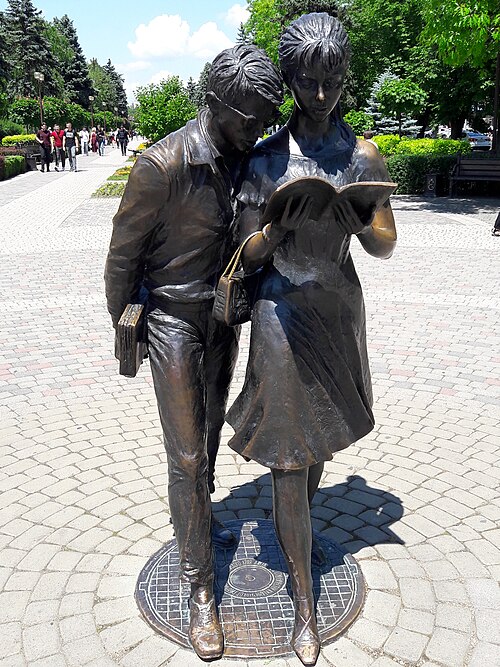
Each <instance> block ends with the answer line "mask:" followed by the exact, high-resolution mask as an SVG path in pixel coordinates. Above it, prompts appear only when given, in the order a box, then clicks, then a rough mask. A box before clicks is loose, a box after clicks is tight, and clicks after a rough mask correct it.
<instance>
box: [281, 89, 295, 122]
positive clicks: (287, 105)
mask: <svg viewBox="0 0 500 667" xmlns="http://www.w3.org/2000/svg"><path fill="white" fill-rule="evenodd" d="M294 104H295V102H294V100H293V97H292V96H291V95H290V94H286V93H285V101H284V102H283V104H282V105H281V106H280V109H279V112H280V115H279V118H278V123H279V124H280V125H285V123H288V121H289V120H290V116H291V115H292V111H293V106H294Z"/></svg>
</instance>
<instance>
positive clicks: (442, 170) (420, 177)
mask: <svg viewBox="0 0 500 667" xmlns="http://www.w3.org/2000/svg"><path fill="white" fill-rule="evenodd" d="M456 161H457V157H456V155H392V156H391V157H389V158H387V161H386V166H387V170H388V172H389V176H390V177H391V180H392V181H394V182H395V183H397V184H398V189H397V191H396V194H398V195H417V194H421V193H422V192H423V191H424V190H425V177H426V175H427V174H438V175H440V176H441V177H442V178H443V179H444V181H445V183H444V187H447V181H449V175H450V171H451V169H452V167H453V165H454V164H455V163H456Z"/></svg>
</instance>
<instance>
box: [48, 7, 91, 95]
mask: <svg viewBox="0 0 500 667" xmlns="http://www.w3.org/2000/svg"><path fill="white" fill-rule="evenodd" d="M53 27H54V29H55V31H56V33H57V34H58V35H59V37H60V45H59V46H60V48H59V51H58V53H54V46H53V48H52V51H53V53H54V57H55V59H56V62H57V65H58V73H59V75H60V76H62V78H63V81H64V88H65V93H66V96H67V98H68V99H69V100H70V101H71V102H76V103H77V104H80V105H81V106H83V107H85V108H88V106H89V95H91V94H92V93H93V88H92V82H91V80H90V76H89V68H88V65H87V61H86V60H85V56H84V55H83V51H82V47H81V46H80V43H79V41H78V35H77V32H76V28H75V26H74V25H73V21H72V20H71V19H70V18H69V16H68V15H67V14H64V16H62V17H61V18H60V19H59V18H54V21H53ZM64 42H65V43H64Z"/></svg>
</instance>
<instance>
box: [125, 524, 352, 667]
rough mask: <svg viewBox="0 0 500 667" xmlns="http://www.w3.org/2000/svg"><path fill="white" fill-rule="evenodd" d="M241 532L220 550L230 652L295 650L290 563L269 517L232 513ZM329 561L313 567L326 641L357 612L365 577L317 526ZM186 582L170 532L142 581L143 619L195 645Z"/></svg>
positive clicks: (218, 586)
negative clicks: (190, 631)
mask: <svg viewBox="0 0 500 667" xmlns="http://www.w3.org/2000/svg"><path fill="white" fill-rule="evenodd" d="M226 525H227V527H228V528H230V529H231V530H232V531H233V533H234V534H235V535H236V537H237V538H238V546H237V547H236V548H235V549H228V550H224V549H219V548H216V550H215V563H216V579H215V596H216V601H217V605H218V609H219V618H220V620H221V623H222V627H223V630H224V644H225V650H224V655H225V656H231V657H239V658H252V657H255V658H256V657H261V658H265V657H278V656H280V657H283V656H288V655H293V652H292V649H291V647H290V644H289V638H290V636H291V633H292V628H293V618H294V611H293V603H292V600H291V599H290V588H289V586H288V570H287V567H286V563H285V561H284V559H283V555H282V553H281V549H280V546H279V544H278V541H277V539H276V535H275V532H274V525H273V522H272V521H269V520H264V519H250V520H245V521H227V522H226ZM315 535H316V538H317V539H318V541H319V542H320V544H321V546H322V548H323V550H324V552H325V555H326V557H327V563H326V564H325V565H324V566H323V567H321V568H317V567H313V570H312V573H313V582H314V594H315V598H316V601H317V604H316V616H317V621H318V630H319V632H320V636H321V641H322V643H323V644H327V643H329V642H330V641H332V640H333V639H334V638H335V637H336V636H337V635H339V634H340V633H341V632H343V631H344V630H345V629H346V628H347V627H348V626H349V625H350V624H351V623H352V622H353V621H354V619H355V618H356V616H357V614H358V613H359V611H360V609H361V606H362V604H363V598H364V580H363V576H362V574H361V571H360V569H359V567H358V564H357V562H356V561H355V560H354V558H353V557H352V556H351V555H350V554H347V553H346V552H345V551H343V550H342V549H341V548H340V547H339V546H338V545H337V544H335V543H334V542H332V541H330V540H328V539H326V538H324V537H321V536H320V535H318V534H315ZM189 592H190V586H189V584H184V583H182V582H180V581H179V552H178V549H177V542H176V541H175V540H172V541H171V542H169V543H168V544H166V545H165V546H164V547H162V548H161V549H160V550H159V551H158V552H157V553H156V554H154V556H152V557H151V558H150V559H149V561H148V562H147V563H146V565H145V566H144V568H143V569H142V571H141V573H140V575H139V579H138V581H137V586H136V591H135V597H136V600H137V604H138V606H139V609H140V611H141V613H142V615H143V616H144V618H145V619H146V621H147V622H148V623H149V624H150V625H151V626H152V627H153V628H154V629H155V630H156V632H158V633H159V634H161V635H164V636H165V637H167V638H168V639H170V640H172V641H174V642H175V643H177V644H179V645H181V646H184V647H190V644H189V640H188V637H187V632H188V627H189V610H188V601H189Z"/></svg>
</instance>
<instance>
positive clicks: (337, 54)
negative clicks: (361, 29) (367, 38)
mask: <svg viewBox="0 0 500 667" xmlns="http://www.w3.org/2000/svg"><path fill="white" fill-rule="evenodd" d="M350 56H351V47H350V44H349V37H348V36H347V33H346V31H345V30H344V26H343V25H342V23H341V22H340V21H339V20H338V19H336V18H334V17H333V16H330V15H329V14H325V13H313V14H304V15H303V16H301V17H300V18H298V19H297V20H296V21H293V23H291V24H290V25H289V26H288V27H287V28H285V30H284V32H283V34H282V36H281V39H280V44H279V59H280V66H281V73H282V74H283V78H284V79H285V83H286V84H287V85H290V81H291V80H292V78H293V75H294V73H295V72H296V71H297V69H298V68H299V67H300V66H301V65H302V66H304V65H305V66H306V67H308V66H310V65H312V63H313V62H314V61H317V60H319V61H320V62H321V63H322V64H323V66H324V68H325V69H327V70H332V69H334V68H342V69H344V70H346V69H347V67H348V65H349V58H350Z"/></svg>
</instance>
